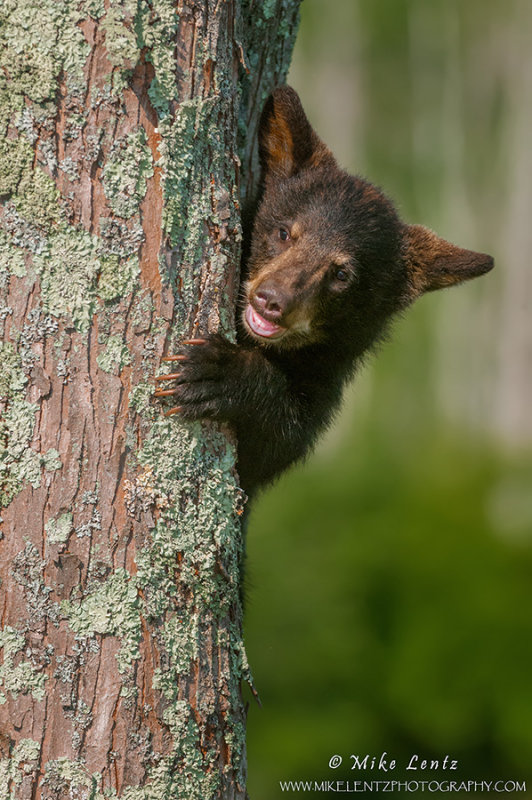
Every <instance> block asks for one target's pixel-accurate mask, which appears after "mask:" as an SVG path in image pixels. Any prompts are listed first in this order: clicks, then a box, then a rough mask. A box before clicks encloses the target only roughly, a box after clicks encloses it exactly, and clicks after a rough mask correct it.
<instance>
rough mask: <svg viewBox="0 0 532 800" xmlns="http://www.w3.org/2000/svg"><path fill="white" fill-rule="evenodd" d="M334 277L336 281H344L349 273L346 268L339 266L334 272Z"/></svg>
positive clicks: (347, 278)
mask: <svg viewBox="0 0 532 800" xmlns="http://www.w3.org/2000/svg"><path fill="white" fill-rule="evenodd" d="M334 277H335V278H336V280H337V281H341V282H342V283H345V281H348V280H349V273H348V271H347V270H345V269H341V268H340V269H337V270H336V272H335V273H334Z"/></svg>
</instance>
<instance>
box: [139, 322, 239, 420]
mask: <svg viewBox="0 0 532 800" xmlns="http://www.w3.org/2000/svg"><path fill="white" fill-rule="evenodd" d="M162 360H163V361H166V362H171V363H172V364H173V365H174V368H173V369H172V371H171V372H170V373H169V374H167V375H159V376H158V377H157V378H156V379H155V380H156V381H157V389H156V391H155V393H154V397H157V398H164V397H168V398H169V399H171V403H172V404H171V407H170V408H169V409H168V410H167V411H166V412H165V414H166V416H170V415H172V414H180V415H181V416H182V417H183V418H185V419H190V420H192V419H202V418H203V419H204V418H209V419H217V420H220V421H226V420H228V419H229V418H230V416H231V412H232V407H231V403H230V395H231V388H232V386H233V383H234V376H238V374H239V372H240V363H239V362H240V361H241V352H240V351H239V348H238V347H237V346H236V345H234V344H232V343H231V342H229V341H228V340H227V339H225V338H224V337H223V336H219V335H209V336H205V337H202V338H197V339H185V340H184V341H183V342H182V343H181V345H180V347H179V348H178V351H177V353H176V354H175V355H171V356H166V357H165V358H163V359H162Z"/></svg>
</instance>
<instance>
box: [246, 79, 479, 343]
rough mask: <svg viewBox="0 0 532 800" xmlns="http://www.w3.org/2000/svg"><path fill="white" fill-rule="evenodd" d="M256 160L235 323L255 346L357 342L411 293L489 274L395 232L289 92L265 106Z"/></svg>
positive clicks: (390, 215)
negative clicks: (258, 186) (254, 203)
mask: <svg viewBox="0 0 532 800" xmlns="http://www.w3.org/2000/svg"><path fill="white" fill-rule="evenodd" d="M260 156H261V164H262V170H263V175H262V183H263V195H262V200H261V203H260V205H259V208H258V211H257V214H256V217H255V223H254V228H253V235H252V240H251V253H250V258H249V263H248V274H247V281H246V283H245V286H244V292H245V300H244V307H243V311H242V318H243V323H244V328H245V330H246V331H247V333H248V334H249V335H250V336H251V337H252V338H253V339H254V340H255V342H256V343H258V344H260V345H262V346H269V347H276V348H279V349H283V350H284V349H294V348H301V347H305V346H309V345H312V344H315V343H319V342H321V341H328V342H329V341H330V340H331V338H333V339H336V340H338V341H339V342H340V341H342V340H344V341H349V342H353V341H356V340H357V339H360V340H361V341H362V340H363V339H364V333H366V334H370V332H371V335H372V336H373V335H376V334H377V333H378V331H379V330H380V329H382V328H383V327H384V325H385V323H386V320H387V319H388V318H389V317H390V316H392V315H393V314H394V313H395V312H397V311H399V310H400V309H402V308H405V307H406V306H407V305H409V304H410V303H411V302H412V301H413V300H414V299H415V298H416V297H417V296H419V295H420V294H421V293H423V292H425V291H431V290H433V289H438V288H441V287H443V286H448V285H451V284H453V283H457V282H459V281H462V280H465V279H468V278H472V277H475V276H477V275H480V274H482V273H484V272H487V271H488V270H489V269H490V268H491V267H492V266H493V261H492V259H491V258H490V256H486V255H484V254H480V253H473V252H472V251H468V250H462V249H461V248H457V247H455V246H454V245H451V244H449V243H448V242H445V241H444V240H442V239H440V238H439V237H437V236H436V235H435V234H433V233H432V232H431V231H429V230H427V229H426V228H422V227H421V226H415V225H404V224H403V223H402V222H401V221H400V219H399V217H398V215H397V213H396V211H395V209H394V207H393V205H392V203H391V202H390V201H389V200H388V198H386V197H385V195H383V194H382V193H381V192H380V191H379V190H378V189H377V188H376V187H374V186H373V185H372V184H370V183H368V182H366V181H364V180H362V179H361V178H357V177H353V176H351V175H348V174H347V173H346V172H345V171H343V170H342V169H340V168H339V167H338V165H337V163H336V160H335V158H334V156H333V155H332V153H331V152H330V150H329V149H328V148H327V147H326V146H325V144H323V142H322V141H321V140H320V139H319V137H318V136H317V134H316V133H315V132H314V130H313V129H312V128H311V126H310V123H309V122H308V120H307V117H306V115H305V113H304V111H303V108H302V106H301V102H300V100H299V97H298V95H297V93H296V92H295V91H294V90H293V89H291V88H290V87H287V86H285V87H281V88H279V89H277V90H276V91H275V92H274V93H273V95H272V96H271V97H270V99H269V101H268V102H267V104H266V107H265V109H264V113H263V116H262V120H261V126H260ZM357 328H359V329H360V330H359V331H357Z"/></svg>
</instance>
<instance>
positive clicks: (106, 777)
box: [0, 0, 298, 800]
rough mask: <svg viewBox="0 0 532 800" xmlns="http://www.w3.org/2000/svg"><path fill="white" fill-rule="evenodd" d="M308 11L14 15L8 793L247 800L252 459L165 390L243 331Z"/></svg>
mask: <svg viewBox="0 0 532 800" xmlns="http://www.w3.org/2000/svg"><path fill="white" fill-rule="evenodd" d="M297 6H298V0H268V2H263V3H257V2H255V0H240V2H239V0H226V1H225V2H220V1H215V0H204V1H203V2H194V0H182V1H180V2H176V0H153V2H151V3H137V2H132V0H105V2H104V0H83V2H78V0H65V2H62V3H57V2H56V0H25V1H24V2H21V1H20V0H5V1H4V3H3V9H2V11H1V12H0V16H1V17H2V19H1V28H0V30H1V33H0V66H1V68H0V92H1V103H0V197H1V200H2V204H1V207H0V325H1V329H2V330H1V333H2V341H1V343H0V412H1V417H0V504H1V505H2V506H4V508H3V509H2V516H3V520H2V526H1V527H2V540H1V542H0V548H1V550H2V557H1V567H0V572H1V586H0V592H1V595H0V609H1V625H2V629H1V630H0V800H4V798H6V799H7V798H17V800H18V799H21V800H22V799H23V800H29V798H31V799H32V800H40V798H66V797H72V798H91V799H92V800H103V798H112V797H121V798H126V799H127V800H141V798H150V799H151V798H153V800H163V798H168V800H170V799H171V800H175V799H176V798H183V800H195V799H196V798H197V800H208V798H244V797H245V796H246V790H245V772H246V769H245V763H246V760H245V716H246V714H245V709H244V706H243V702H242V697H241V692H240V685H241V680H242V679H244V680H248V681H249V680H250V677H249V670H248V667H247V662H246V656H245V651H244V646H243V642H242V610H241V607H240V600H239V562H240V559H241V550H242V542H241V535H240V530H239V517H240V514H241V511H242V505H243V502H244V497H243V496H242V492H241V491H240V489H239V488H238V478H237V475H236V473H235V470H234V448H233V443H232V442H231V435H230V432H229V431H220V430H219V429H217V428H216V426H214V425H211V424H199V423H197V424H192V425H184V424H182V423H180V422H179V420H178V419H177V418H176V416H173V417H168V418H167V417H164V416H163V414H162V412H161V409H160V407H159V406H158V405H156V404H154V403H153V402H152V401H151V393H152V390H153V376H154V375H155V374H156V372H157V371H158V368H159V361H160V357H161V355H162V354H163V353H164V352H167V351H168V350H171V348H172V346H173V344H175V342H176V341H178V340H179V339H180V338H182V337H183V336H187V335H191V334H201V333H202V332H205V331H215V330H219V329H220V330H222V331H223V332H224V333H225V334H227V335H229V336H230V335H231V334H232V330H233V319H234V305H235V299H236V295H237V288H238V263H239V243H240V239H241V234H240V221H239V201H238V195H237V187H238V185H239V178H240V176H239V163H240V162H239V159H238V148H237V130H238V119H239V113H240V129H239V135H240V139H241V147H240V160H241V162H242V166H243V177H242V178H241V179H240V186H241V187H242V189H243V196H244V197H245V196H246V194H247V193H248V192H249V191H250V190H251V189H252V187H253V186H254V184H255V183H256V176H257V170H256V154H255V151H254V143H255V142H254V140H255V138H256V129H257V120H258V115H259V112H260V108H261V106H262V103H263V100H264V98H265V96H266V95H267V94H268V93H269V91H271V89H272V87H273V86H274V85H276V84H278V83H280V82H282V81H283V80H284V76H285V74H286V69H287V66H288V61H289V57H290V52H291V47H292V44H293V38H294V35H295V29H296V24H297ZM255 150H256V148H255Z"/></svg>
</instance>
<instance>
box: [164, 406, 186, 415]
mask: <svg viewBox="0 0 532 800" xmlns="http://www.w3.org/2000/svg"><path fill="white" fill-rule="evenodd" d="M182 410H183V409H182V407H181V406H176V407H175V408H171V409H170V411H165V412H164V416H165V417H171V416H172V414H179V412H180V411H182Z"/></svg>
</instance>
